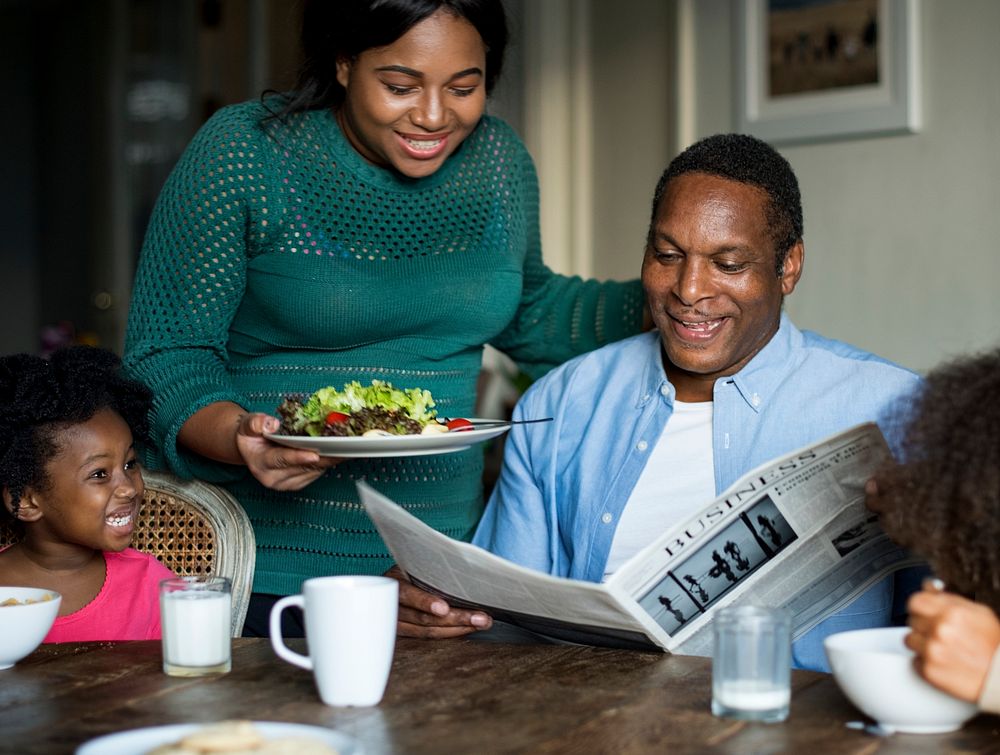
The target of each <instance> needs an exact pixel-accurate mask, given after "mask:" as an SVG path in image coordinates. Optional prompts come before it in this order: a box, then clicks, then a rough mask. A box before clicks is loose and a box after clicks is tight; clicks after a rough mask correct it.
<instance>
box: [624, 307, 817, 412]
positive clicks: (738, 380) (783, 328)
mask: <svg viewBox="0 0 1000 755" xmlns="http://www.w3.org/2000/svg"><path fill="white" fill-rule="evenodd" d="M643 337H645V338H646V339H647V346H648V348H647V349H646V351H645V354H646V362H645V364H644V366H643V372H642V380H641V381H640V383H639V386H638V391H637V394H636V397H635V408H636V409H641V408H643V407H644V406H645V405H646V404H648V403H649V402H650V401H652V400H653V399H655V398H656V397H658V396H660V397H662V399H663V400H665V401H666V402H667V404H668V405H670V406H673V403H674V397H675V396H676V389H675V388H674V386H673V384H672V383H671V382H670V381H669V380H668V379H667V373H666V372H665V371H664V369H663V358H662V356H661V354H662V352H661V348H660V334H659V332H657V331H656V330H653V331H651V332H649V333H647V334H644V336H643ZM801 344H802V332H801V331H800V330H799V329H798V328H796V327H795V325H794V324H792V321H791V320H790V319H788V316H787V315H786V314H785V313H784V312H782V313H781V320H780V322H779V324H778V330H777V332H775V334H774V335H773V336H772V337H771V340H770V341H768V342H767V343H766V344H765V345H764V348H762V349H761V350H760V351H758V352H757V353H756V354H755V355H754V357H753V359H751V360H750V361H749V362H747V364H746V366H745V367H743V369H742V370H740V371H739V372H737V373H736V374H735V375H732V376H731V377H728V378H722V379H720V380H717V381H716V383H715V391H718V390H720V389H721V388H722V387H723V386H724V385H726V384H732V385H734V386H735V387H736V390H737V391H738V392H739V394H740V396H742V397H743V400H744V401H746V403H747V405H748V406H749V407H750V408H751V409H753V410H754V411H755V412H758V413H759V412H760V411H761V410H763V408H764V407H765V406H766V405H767V402H768V401H769V400H770V398H771V397H772V396H773V395H774V393H775V391H776V390H777V389H778V386H779V385H780V384H781V381H782V380H783V379H784V377H785V375H787V374H788V370H789V369H790V368H791V364H790V360H791V355H792V353H793V352H794V351H795V350H796V349H797V348H798V347H799V346H800V345H801ZM664 386H666V389H667V390H666V391H664ZM713 393H714V392H713Z"/></svg>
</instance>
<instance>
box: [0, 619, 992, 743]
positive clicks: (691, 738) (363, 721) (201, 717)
mask: <svg viewBox="0 0 1000 755" xmlns="http://www.w3.org/2000/svg"><path fill="white" fill-rule="evenodd" d="M289 645H290V647H292V648H293V649H296V650H299V651H303V650H304V649H305V644H304V641H302V640H291V641H289ZM710 699H711V661H710V659H707V658H695V657H688V656H677V655H674V656H671V655H662V654H658V653H645V652H636V651H634V650H611V649H602V648H594V647H581V646H571V645H552V644H532V645H525V644H509V643H503V642H489V641H477V640H469V639H456V640H442V641H427V640H405V639H401V640H399V641H398V643H397V647H396V653H395V658H394V661H393V667H392V672H391V675H390V678H389V684H388V688H387V689H386V693H385V697H384V698H383V700H382V702H381V703H380V704H379V705H377V706H373V707H369V708H334V707H328V706H326V705H324V704H322V703H321V702H320V700H319V697H318V695H317V692H316V688H315V686H314V683H313V679H312V676H311V674H310V673H309V672H307V671H304V670H302V669H300V668H297V667H294V666H291V665H289V664H287V663H285V662H283V661H281V660H280V659H278V658H277V657H276V656H275V654H274V652H273V651H272V649H271V646H270V643H269V642H268V641H267V640H262V639H237V640H234V641H233V667H232V671H230V672H229V673H228V674H224V675H218V676H208V677H200V678H176V677H170V676H166V675H164V673H163V671H162V669H161V651H160V644H159V643H158V642H97V643H78V644H61V645H43V646H42V647H40V648H39V649H38V650H36V651H35V652H34V653H32V654H31V655H30V656H28V657H27V658H26V659H24V660H22V661H20V662H19V663H17V664H16V665H15V666H14V667H13V668H11V669H8V670H5V671H0V752H3V753H17V754H18V755H30V754H32V753H38V754H39V755H58V753H72V752H74V750H75V749H76V748H77V747H78V746H79V745H80V744H82V743H84V742H86V741H88V740H90V739H93V738H95V737H99V736H101V735H104V734H109V733H113V732H119V731H123V730H126V729H134V728H139V727H149V726H158V725H163V724H171V723H182V722H183V723H191V722H212V721H220V720H226V719H252V720H257V721H285V722H298V723H305V724H313V725H317V726H322V727H327V728H331V729H336V730H337V731H339V732H342V733H344V734H347V735H349V736H351V737H354V738H355V739H356V740H357V741H358V742H359V743H360V745H361V748H362V749H363V752H365V753H367V754H368V755H375V754H378V753H407V754H410V753H413V754H415V755H416V754H419V753H646V752H671V753H674V752H677V753H686V752H717V753H779V752H795V753H807V755H813V754H818V753H858V754H859V755H860V754H861V753H876V752H877V753H940V752H1000V718H997V717H994V716H988V715H980V716H978V717H976V718H975V719H973V720H972V721H970V722H969V723H968V724H966V726H965V727H964V728H962V729H961V730H959V731H956V732H952V733H949V734H941V735H906V734H894V735H892V736H888V737H878V736H874V735H872V734H868V733H865V732H864V731H859V730H855V729H851V728H848V726H846V724H847V723H848V722H853V721H863V720H864V719H863V717H862V715H861V714H860V713H859V712H858V711H857V710H856V709H855V708H853V707H852V706H851V704H850V703H849V702H848V701H847V700H846V699H845V698H844V697H843V695H842V694H841V693H840V691H839V689H838V688H837V686H836V683H835V682H834V680H833V678H832V677H830V676H829V675H826V674H821V673H816V672H808V671H795V672H793V673H792V704H791V713H790V715H789V717H788V720H787V721H785V722H783V723H778V724H762V723H748V722H744V721H737V720H732V719H725V718H717V717H715V716H713V715H712V714H711V712H710V710H709V703H710Z"/></svg>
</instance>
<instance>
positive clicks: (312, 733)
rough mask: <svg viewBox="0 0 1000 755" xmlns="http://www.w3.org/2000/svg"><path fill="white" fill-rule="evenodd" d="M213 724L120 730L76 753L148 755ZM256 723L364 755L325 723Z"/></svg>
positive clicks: (271, 733) (345, 754)
mask: <svg viewBox="0 0 1000 755" xmlns="http://www.w3.org/2000/svg"><path fill="white" fill-rule="evenodd" d="M208 725H209V724H207V723H205V724H171V725H169V726H150V727H148V728H145V729H132V730H130V731H120V732H118V733H116V734H107V735H105V736H103V737H98V738H97V739H91V740H90V741H89V742H84V743H83V744H82V745H80V747H79V748H77V751H76V755H145V754H146V753H147V752H149V751H150V750H152V749H153V748H154V747H159V746H160V745H165V744H170V743H171V742H176V741H177V740H179V739H180V738H181V737H184V736H187V735H188V734H191V733H192V732H195V731H198V729H203V728H205V727H206V726H208ZM253 725H254V726H255V727H256V728H257V730H258V731H259V732H260V733H261V735H262V736H263V737H264V738H265V739H277V738H278V737H310V738H312V739H316V740H319V741H320V742H323V743H324V744H327V745H330V747H333V748H334V749H335V750H337V752H338V753H340V755H361V752H362V750H361V745H360V744H358V741H357V740H356V739H354V738H353V737H349V736H347V735H346V734H341V733H340V732H336V731H333V730H332V729H324V728H323V727H321V726H307V725H306V724H287V723H278V722H276V721H275V722H272V721H254V722H253Z"/></svg>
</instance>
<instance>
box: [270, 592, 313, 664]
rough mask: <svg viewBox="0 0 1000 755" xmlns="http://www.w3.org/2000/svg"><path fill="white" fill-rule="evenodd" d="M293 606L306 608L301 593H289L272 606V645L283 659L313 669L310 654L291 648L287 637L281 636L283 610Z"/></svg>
mask: <svg viewBox="0 0 1000 755" xmlns="http://www.w3.org/2000/svg"><path fill="white" fill-rule="evenodd" d="M291 606H298V607H299V608H302V609H303V610H304V609H305V600H304V599H303V597H302V596H301V595H288V596H287V597H284V598H282V599H281V600H279V601H278V602H277V603H275V604H274V605H273V606H272V607H271V620H270V627H269V628H270V634H271V647H272V648H274V652H275V653H277V654H278V657H279V658H281V659H282V660H284V661H288V662H289V663H291V664H293V665H295V666H298V667H300V668H304V669H308V670H309V671H312V668H313V662H312V658H310V657H309V656H308V655H302V654H301V653H296V652H295V651H294V650H291V649H290V648H289V647H288V645H286V644H285V638H284V637H282V636H281V612H282V611H284V610H285V609H286V608H289V607H291Z"/></svg>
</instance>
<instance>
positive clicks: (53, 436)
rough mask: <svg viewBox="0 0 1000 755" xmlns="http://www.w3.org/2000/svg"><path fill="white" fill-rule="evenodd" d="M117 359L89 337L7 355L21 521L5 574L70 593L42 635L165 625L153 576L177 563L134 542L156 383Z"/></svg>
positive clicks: (5, 464)
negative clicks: (43, 352) (51, 350)
mask: <svg viewBox="0 0 1000 755" xmlns="http://www.w3.org/2000/svg"><path fill="white" fill-rule="evenodd" d="M119 367H120V363H119V360H118V358H117V357H116V356H114V355H113V354H111V353H110V352H108V351H104V350H102V349H97V348H92V347H89V346H73V347H69V348H66V349H62V350H60V351H57V352H56V353H55V354H53V355H52V358H51V360H48V361H46V360H44V359H41V358H40V357H35V356H29V355H28V354H17V355H13V356H7V357H3V358H0V488H2V491H3V503H4V507H3V510H4V512H6V514H9V515H10V516H12V517H13V518H14V519H15V520H16V521H17V522H19V523H20V525H21V527H22V528H23V533H24V537H23V538H22V540H21V541H20V542H18V543H16V544H15V545H12V546H10V547H9V548H6V549H4V550H3V551H0V584H7V585H18V586H25V587H42V588H46V589H49V590H54V591H56V592H58V593H59V594H60V595H62V605H61V606H60V607H59V616H58V618H57V619H56V621H55V624H54V625H53V627H52V630H51V631H50V632H49V634H48V636H46V638H45V642H81V641H88V640H149V639H158V638H159V637H160V612H159V605H158V600H159V599H158V593H157V584H158V582H159V581H160V580H161V579H166V578H168V577H172V576H173V574H172V573H171V572H170V570H169V569H167V568H166V567H164V566H163V565H161V564H160V563H159V562H158V561H157V560H156V559H155V558H153V557H152V556H149V555H147V554H144V553H139V552H138V551H136V550H133V549H132V548H129V547H128V545H129V542H130V541H131V539H132V530H133V528H134V527H135V521H136V517H137V516H138V513H139V507H140V505H141V504H142V494H143V491H144V486H143V481H142V473H141V472H140V470H139V463H138V460H137V458H136V449H135V447H134V438H135V439H138V440H139V441H145V440H146V436H147V432H148V425H147V419H146V417H147V412H148V409H149V405H150V401H151V394H150V392H149V391H148V390H147V389H146V388H145V387H144V386H142V385H141V384H139V383H136V382H134V381H132V380H128V379H126V378H124V377H123V376H122V375H121V374H120V372H119ZM133 436H134V437H133ZM0 515H3V512H0Z"/></svg>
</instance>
